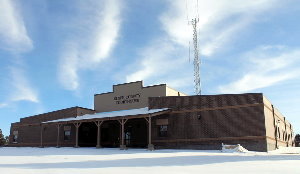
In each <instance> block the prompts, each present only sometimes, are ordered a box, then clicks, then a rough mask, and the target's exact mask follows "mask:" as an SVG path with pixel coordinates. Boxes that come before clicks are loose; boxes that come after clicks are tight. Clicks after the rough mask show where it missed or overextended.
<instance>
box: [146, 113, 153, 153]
mask: <svg viewBox="0 0 300 174" xmlns="http://www.w3.org/2000/svg"><path fill="white" fill-rule="evenodd" d="M145 120H146V121H147V122H148V150H154V145H153V144H152V141H151V136H152V135H151V131H152V129H151V127H152V124H151V115H150V114H149V118H146V117H145Z"/></svg>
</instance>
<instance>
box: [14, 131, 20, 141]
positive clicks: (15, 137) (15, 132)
mask: <svg viewBox="0 0 300 174" xmlns="http://www.w3.org/2000/svg"><path fill="white" fill-rule="evenodd" d="M18 134H19V132H18V131H13V143H18Z"/></svg>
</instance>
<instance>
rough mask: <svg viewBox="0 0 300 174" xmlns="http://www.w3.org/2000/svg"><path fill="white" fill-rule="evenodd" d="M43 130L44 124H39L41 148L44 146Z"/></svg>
mask: <svg viewBox="0 0 300 174" xmlns="http://www.w3.org/2000/svg"><path fill="white" fill-rule="evenodd" d="M43 132H44V125H43V124H41V145H40V147H41V148H43V147H44V146H43Z"/></svg>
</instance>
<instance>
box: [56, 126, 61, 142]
mask: <svg viewBox="0 0 300 174" xmlns="http://www.w3.org/2000/svg"><path fill="white" fill-rule="evenodd" d="M56 126H57V142H56V147H57V148H59V147H60V146H59V131H60V127H61V124H57V125H56Z"/></svg>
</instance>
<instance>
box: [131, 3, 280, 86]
mask: <svg viewBox="0 0 300 174" xmlns="http://www.w3.org/2000/svg"><path fill="white" fill-rule="evenodd" d="M275 1H276V0H260V1H243V2H241V1H238V0H234V1H219V0H211V1H207V0H198V7H199V9H198V12H199V23H198V27H199V29H200V52H201V55H205V56H212V55H213V54H215V53H216V52H217V51H220V50H222V49H225V48H226V47H227V45H230V44H229V43H230V41H231V40H233V39H234V37H235V36H237V35H238V32H239V31H240V30H241V29H244V28H245V27H246V26H248V25H250V24H251V23H253V21H255V20H256V19H255V17H257V16H258V15H259V14H262V13H263V12H265V11H266V10H268V9H271V8H272V7H274V6H275V5H274V2H275ZM167 2H168V4H169V5H168V8H167V10H166V11H164V12H163V13H162V14H161V15H160V16H159V20H160V21H161V27H162V29H163V30H164V31H165V33H164V34H163V35H160V36H158V37H157V38H154V39H153V40H161V39H158V38H164V42H155V43H154V44H153V43H152V44H148V45H147V46H146V47H144V49H142V50H141V51H140V52H141V53H146V54H142V56H139V59H138V62H139V63H138V66H136V63H135V64H133V65H131V67H132V69H134V70H135V71H132V70H131V72H129V75H127V76H126V80H127V81H133V80H141V79H143V80H147V81H155V80H156V79H164V80H162V81H164V82H168V81H172V80H171V79H178V81H182V82H185V83H178V81H177V82H176V83H175V82H174V84H175V85H177V86H178V87H183V86H192V84H193V65H192V64H189V63H188V47H189V41H192V26H191V25H188V21H189V20H191V19H192V18H193V17H196V16H195V15H196V14H197V10H193V9H194V8H195V6H197V5H196V2H197V1H196V0H187V2H188V5H187V6H188V7H187V8H186V2H185V1H183V0H168V1H167ZM271 2H273V3H271ZM187 13H188V15H187ZM187 16H188V18H189V19H187ZM151 42H153V41H151ZM170 48H171V49H170ZM191 57H193V56H191ZM134 67H139V68H134ZM179 72H180V73H179ZM173 81H174V80H173Z"/></svg>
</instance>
